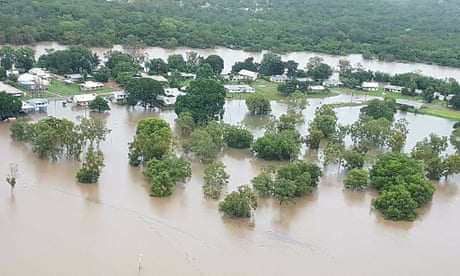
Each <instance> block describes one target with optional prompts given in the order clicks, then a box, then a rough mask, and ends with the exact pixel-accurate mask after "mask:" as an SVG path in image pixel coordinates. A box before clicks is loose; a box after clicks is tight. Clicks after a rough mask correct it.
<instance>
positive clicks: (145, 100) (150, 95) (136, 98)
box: [125, 78, 164, 108]
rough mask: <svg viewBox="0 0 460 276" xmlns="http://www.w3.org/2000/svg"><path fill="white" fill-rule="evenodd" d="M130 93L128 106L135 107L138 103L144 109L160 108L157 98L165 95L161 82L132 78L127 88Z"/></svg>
mask: <svg viewBox="0 0 460 276" xmlns="http://www.w3.org/2000/svg"><path fill="white" fill-rule="evenodd" d="M125 91H126V93H128V104H129V105H131V106H135V105H137V104H138V103H139V104H140V105H141V106H143V107H144V108H152V107H154V106H158V105H159V103H158V100H157V96H158V95H161V94H163V93H164V90H163V86H162V85H161V83H160V82H158V81H156V80H152V79H149V78H139V79H138V78H132V79H130V80H129V81H128V83H127V84H126V86H125Z"/></svg>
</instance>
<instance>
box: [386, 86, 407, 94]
mask: <svg viewBox="0 0 460 276" xmlns="http://www.w3.org/2000/svg"><path fill="white" fill-rule="evenodd" d="M403 89H404V87H402V86H397V85H385V86H384V87H383V90H384V91H388V92H393V93H401V92H402V90H403Z"/></svg>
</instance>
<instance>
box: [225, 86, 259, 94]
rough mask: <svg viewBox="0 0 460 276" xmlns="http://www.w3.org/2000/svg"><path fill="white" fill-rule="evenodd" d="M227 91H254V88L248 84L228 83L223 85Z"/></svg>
mask: <svg viewBox="0 0 460 276" xmlns="http://www.w3.org/2000/svg"><path fill="white" fill-rule="evenodd" d="M224 88H225V91H227V92H228V93H255V92H256V90H255V89H254V88H253V87H251V86H249V85H239V84H230V85H224Z"/></svg>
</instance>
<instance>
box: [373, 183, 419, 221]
mask: <svg viewBox="0 0 460 276" xmlns="http://www.w3.org/2000/svg"><path fill="white" fill-rule="evenodd" d="M372 205H373V206H374V207H375V208H376V209H377V210H379V211H380V212H382V215H383V217H384V218H385V219H388V220H408V221H412V220H414V219H415V218H416V217H417V214H416V213H415V211H414V210H415V208H417V202H416V201H415V200H414V199H412V197H411V194H410V192H409V191H408V190H407V189H406V187H405V186H404V185H392V186H391V187H390V188H388V189H385V190H383V192H382V194H381V195H380V196H379V197H378V198H377V199H374V200H373V201H372Z"/></svg>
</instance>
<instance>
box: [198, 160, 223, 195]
mask: <svg viewBox="0 0 460 276" xmlns="http://www.w3.org/2000/svg"><path fill="white" fill-rule="evenodd" d="M229 178H230V175H229V174H228V173H227V172H226V171H225V165H224V163H223V162H222V161H214V162H212V163H210V164H209V165H207V166H206V167H205V169H204V185H203V193H204V197H205V198H206V199H219V197H220V194H221V193H222V187H223V185H225V184H227V183H228V179H229Z"/></svg>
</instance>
